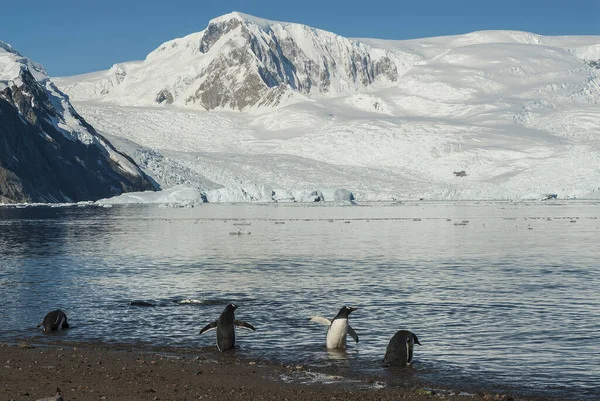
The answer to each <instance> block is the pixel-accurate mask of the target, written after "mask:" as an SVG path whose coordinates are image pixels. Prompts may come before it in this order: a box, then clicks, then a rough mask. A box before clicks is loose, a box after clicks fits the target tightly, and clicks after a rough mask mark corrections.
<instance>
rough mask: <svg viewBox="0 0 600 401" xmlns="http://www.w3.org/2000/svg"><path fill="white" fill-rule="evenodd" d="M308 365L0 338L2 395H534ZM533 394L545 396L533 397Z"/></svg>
mask: <svg viewBox="0 0 600 401" xmlns="http://www.w3.org/2000/svg"><path fill="white" fill-rule="evenodd" d="M318 373H319V371H318V370H315V369H313V368H311V367H310V366H285V365H281V364H277V363H274V362H268V361H255V360H245V359H241V358H239V357H238V356H236V355H235V353H234V352H233V353H224V354H221V353H218V352H216V351H212V350H200V351H199V352H197V353H195V354H194V355H190V354H188V353H185V352H182V351H180V350H159V349H154V350H147V349H143V350H132V349H131V348H129V349H127V348H126V347H119V346H112V345H111V346H108V345H103V344H58V345H52V346H48V345H42V344H30V343H23V342H22V343H19V344H18V345H15V344H0V394H1V397H0V400H37V399H40V398H46V397H51V396H54V395H56V393H57V389H58V391H60V392H61V393H62V396H63V398H64V400H65V401H71V400H151V401H157V400H205V399H212V400H290V401H291V400H347V401H352V400H377V401H380V400H406V401H417V400H461V401H471V400H472V401H480V400H484V401H491V400H503V401H509V400H534V398H521V397H514V396H510V395H505V394H494V393H487V394H486V393H469V394H465V393H463V394H458V393H460V389H458V390H447V389H446V390H443V389H435V390H433V391H431V390H428V389H426V387H425V386H424V385H423V384H421V383H418V382H416V381H414V380H407V381H399V382H396V383H380V382H378V381H375V380H374V379H372V378H369V377H361V378H360V379H359V380H357V379H356V378H353V379H352V380H345V379H343V378H337V377H335V376H333V377H331V376H329V378H330V379H332V380H331V381H332V382H333V383H331V384H323V383H322V382H319V380H316V382H313V383H311V384H306V383H302V382H305V381H306V380H307V379H310V378H314V377H315V375H317V377H320V376H318ZM535 400H550V399H549V398H537V399H535Z"/></svg>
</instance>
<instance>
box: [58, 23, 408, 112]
mask: <svg viewBox="0 0 600 401" xmlns="http://www.w3.org/2000/svg"><path fill="white" fill-rule="evenodd" d="M408 59H409V60H410V57H408ZM403 64H404V62H403V60H402V58H401V57H399V54H397V53H390V52H388V51H386V50H384V49H374V48H372V47H371V46H368V45H366V44H364V43H362V42H360V41H356V40H351V39H347V38H343V37H341V36H338V35H335V34H333V33H331V32H326V31H322V30H319V29H314V28H310V27H308V26H305V25H300V24H291V23H282V22H272V21H267V20H263V19H259V18H256V17H252V16H249V15H245V14H241V13H237V12H234V13H231V14H227V15H224V16H222V17H219V18H215V19H213V20H211V21H210V22H209V24H208V27H207V28H206V29H205V30H203V31H202V32H198V33H193V34H191V35H188V36H186V37H184V38H180V39H175V40H171V41H169V42H166V43H163V44H162V45H160V46H159V47H158V48H157V49H156V50H154V51H153V52H151V53H150V54H149V55H148V56H147V57H146V59H145V60H144V61H142V62H137V63H122V64H117V65H115V66H114V67H113V68H111V69H110V70H108V71H105V72H101V73H98V74H93V75H88V76H87V77H86V76H84V77H76V78H75V79H74V80H70V79H61V86H62V88H63V89H64V90H65V92H66V93H68V94H69V95H72V96H73V97H74V98H76V99H78V100H84V99H87V100H89V99H97V98H100V99H103V100H107V101H111V102H115V103H118V104H123V105H132V104H135V105H153V104H161V103H165V104H176V105H195V106H197V107H202V108H204V109H206V110H211V109H215V108H230V109H235V110H245V109H248V108H252V107H253V106H255V107H261V106H272V105H279V104H280V103H285V102H286V101H287V100H289V98H294V97H300V98H302V97H303V96H304V95H306V96H310V95H314V94H319V95H328V96H335V95H338V94H340V93H348V92H359V91H361V90H364V89H365V88H367V87H369V86H372V85H374V84H376V83H386V82H396V81H397V80H398V76H399V72H398V71H399V70H402V69H404V68H405V67H404V65H403Z"/></svg>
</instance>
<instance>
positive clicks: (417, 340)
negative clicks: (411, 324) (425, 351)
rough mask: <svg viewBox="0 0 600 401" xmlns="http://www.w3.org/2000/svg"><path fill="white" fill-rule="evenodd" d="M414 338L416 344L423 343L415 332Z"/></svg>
mask: <svg viewBox="0 0 600 401" xmlns="http://www.w3.org/2000/svg"><path fill="white" fill-rule="evenodd" d="M413 340H414V342H415V344H419V345H421V343H420V342H419V339H418V338H417V336H416V335H414V334H413Z"/></svg>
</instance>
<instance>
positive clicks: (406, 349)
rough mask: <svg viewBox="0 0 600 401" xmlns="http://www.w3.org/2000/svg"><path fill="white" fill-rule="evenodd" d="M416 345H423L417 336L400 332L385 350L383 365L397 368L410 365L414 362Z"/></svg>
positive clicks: (404, 331)
mask: <svg viewBox="0 0 600 401" xmlns="http://www.w3.org/2000/svg"><path fill="white" fill-rule="evenodd" d="M415 344H419V345H421V343H420V342H419V339H418V338H417V336H416V335H415V334H413V333H412V332H410V331H408V330H398V332H396V334H394V337H392V339H391V340H390V343H389V344H388V346H387V348H386V350H385V357H383V363H384V364H385V365H397V366H407V365H410V363H411V362H412V360H413V347H414V345H415Z"/></svg>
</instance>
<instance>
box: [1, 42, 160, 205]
mask: <svg viewBox="0 0 600 401" xmlns="http://www.w3.org/2000/svg"><path fill="white" fill-rule="evenodd" d="M0 115H1V116H2V118H1V119H0V134H1V135H0V200H1V201H2V202H76V201H83V200H97V199H100V198H103V197H106V196H110V195H119V194H121V193H123V192H127V191H140V190H151V189H154V185H153V184H152V183H151V182H150V180H149V178H148V177H147V176H146V175H145V174H144V173H143V172H142V171H141V170H140V169H139V167H138V166H137V165H136V163H135V162H134V161H133V160H132V159H131V158H130V157H129V156H127V155H125V154H123V153H120V152H119V151H117V150H116V149H115V148H114V147H113V146H112V144H110V142H108V141H107V140H106V138H104V137H103V136H102V135H100V134H98V133H97V132H96V131H95V129H94V128H93V127H92V126H91V125H90V124H88V123H87V122H86V121H85V120H84V119H83V118H82V117H81V116H80V115H79V114H78V113H77V112H76V111H75V110H74V109H73V107H72V106H71V104H70V103H69V101H68V98H67V97H66V96H65V95H64V94H63V93H62V92H61V91H60V90H59V89H58V88H57V87H56V86H55V85H54V83H53V82H52V81H51V80H50V79H49V78H48V76H47V75H46V71H45V69H44V68H43V67H42V66H41V65H40V64H38V63H35V62H33V61H31V60H30V59H28V58H26V57H24V56H22V55H21V54H20V53H19V52H17V51H16V50H15V49H14V48H12V46H10V45H8V44H6V43H4V42H0Z"/></svg>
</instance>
